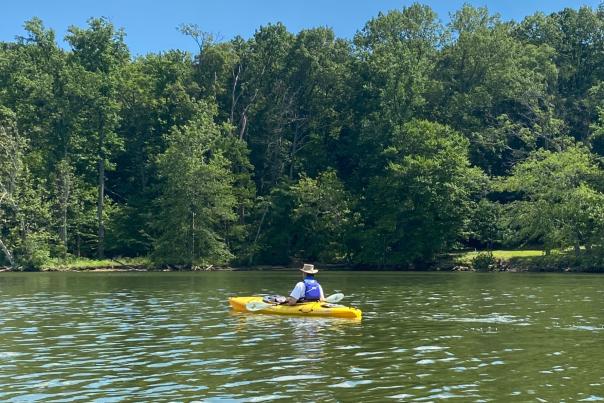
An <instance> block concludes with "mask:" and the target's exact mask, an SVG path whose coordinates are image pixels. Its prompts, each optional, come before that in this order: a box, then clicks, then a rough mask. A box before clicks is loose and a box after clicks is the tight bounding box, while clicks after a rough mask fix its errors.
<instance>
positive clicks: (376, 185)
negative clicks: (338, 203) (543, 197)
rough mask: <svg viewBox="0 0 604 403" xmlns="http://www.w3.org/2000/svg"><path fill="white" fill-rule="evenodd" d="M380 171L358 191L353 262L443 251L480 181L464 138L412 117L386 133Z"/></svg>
mask: <svg viewBox="0 0 604 403" xmlns="http://www.w3.org/2000/svg"><path fill="white" fill-rule="evenodd" d="M392 139H393V140H392V145H391V146H390V147H388V148H387V149H385V150H384V152H383V153H384V156H385V158H386V159H387V161H388V162H387V164H386V165H385V167H384V169H383V172H382V173H381V174H380V175H378V176H375V177H373V178H372V179H371V182H370V185H369V187H368V188H367V191H366V192H365V195H364V200H363V209H362V211H363V213H362V216H363V218H364V227H363V228H361V229H360V230H359V233H358V236H359V237H360V238H361V242H360V245H361V246H360V250H359V251H358V256H357V260H358V261H360V262H363V263H373V264H411V263H417V262H421V261H422V260H426V259H428V260H429V259H431V258H433V257H434V255H435V254H436V253H439V252H443V251H445V250H447V248H448V247H450V246H451V245H452V244H453V243H454V242H455V241H456V240H457V239H458V238H459V237H460V236H461V234H462V232H463V230H464V229H465V223H466V221H467V219H468V217H469V215H470V211H469V210H470V207H471V203H470V202H471V200H472V198H473V197H474V195H475V194H477V192H478V190H480V184H481V182H482V181H483V176H482V172H481V171H480V170H479V169H476V168H471V167H470V164H469V161H468V141H467V140H466V139H464V137H463V136H462V135H461V134H460V133H458V132H456V131H454V130H453V129H451V128H449V127H447V126H443V125H441V124H438V123H433V122H428V121H422V120H413V121H410V122H409V123H406V124H403V125H399V126H398V127H397V128H396V129H395V131H394V132H393V133H392Z"/></svg>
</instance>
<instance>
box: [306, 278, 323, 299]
mask: <svg viewBox="0 0 604 403" xmlns="http://www.w3.org/2000/svg"><path fill="white" fill-rule="evenodd" d="M304 288H305V290H304V301H319V300H320V299H321V286H320V285H319V282H318V281H317V280H315V279H314V277H312V276H306V278H305V279H304Z"/></svg>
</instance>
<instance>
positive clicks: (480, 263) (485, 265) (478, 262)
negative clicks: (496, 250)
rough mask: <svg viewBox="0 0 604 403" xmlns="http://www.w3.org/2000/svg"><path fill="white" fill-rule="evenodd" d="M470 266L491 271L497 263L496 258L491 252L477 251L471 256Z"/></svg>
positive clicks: (477, 269) (478, 269)
mask: <svg viewBox="0 0 604 403" xmlns="http://www.w3.org/2000/svg"><path fill="white" fill-rule="evenodd" d="M471 263H472V267H473V268H474V270H476V271H491V270H493V268H494V267H495V265H496V264H497V259H496V258H495V257H494V256H493V253H492V252H487V253H479V254H478V255H476V256H474V258H472V262H471Z"/></svg>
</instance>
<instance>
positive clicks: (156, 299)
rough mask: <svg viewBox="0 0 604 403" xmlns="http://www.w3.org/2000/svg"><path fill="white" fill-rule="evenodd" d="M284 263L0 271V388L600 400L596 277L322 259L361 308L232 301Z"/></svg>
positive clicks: (77, 394) (602, 322) (267, 286)
mask: <svg viewBox="0 0 604 403" xmlns="http://www.w3.org/2000/svg"><path fill="white" fill-rule="evenodd" d="M297 277H298V276H297V273H292V274H286V273H135V274H134V273H133V274H129V273H102V274H101V273H98V274H95V273H72V274H65V273H48V274H15V273H6V274H3V275H2V276H0V340H1V341H2V342H1V343H0V400H1V401H9V402H10V401H14V402H22V401H50V402H71V401H93V400H97V399H98V400H103V401H121V400H126V401H132V400H136V401H152V400H168V401H174V400H176V401H182V400H184V401H194V400H198V401H210V402H212V401H224V400H229V401H246V402H247V401H265V400H277V399H286V398H287V399H294V400H328V401H329V400H331V401H334V400H338V401H339V400H341V401H383V400H385V399H390V400H393V401H397V400H398V401H434V400H440V399H448V398H459V399H460V400H462V401H489V400H498V401H568V400H579V401H597V400H603V399H604V375H601V370H600V368H599V365H598V364H599V363H600V362H601V361H602V360H603V359H604V351H603V350H602V349H601V348H600V343H599V340H600V337H601V335H602V333H603V332H604V309H603V308H604V298H603V297H604V287H603V285H604V277H602V276H575V275H513V274H510V273H497V274H478V273H375V274H371V273H326V274H323V275H322V276H321V280H322V284H323V286H324V288H325V289H326V291H327V292H328V293H332V292H338V291H341V292H344V293H345V294H347V298H346V300H344V302H346V303H347V304H350V305H355V306H358V307H359V308H361V309H362V310H363V315H364V318H363V320H362V321H349V320H342V319H329V318H304V317H287V316H269V315H258V314H255V315H254V314H246V313H235V312H232V311H230V310H229V309H228V304H227V297H228V296H232V295H250V294H253V293H255V292H263V293H283V290H284V289H288V287H290V286H291V284H293V283H294V282H295V281H297Z"/></svg>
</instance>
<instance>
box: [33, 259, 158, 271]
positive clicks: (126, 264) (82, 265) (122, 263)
mask: <svg viewBox="0 0 604 403" xmlns="http://www.w3.org/2000/svg"><path fill="white" fill-rule="evenodd" d="M149 265H150V262H149V259H147V258H144V257H136V258H119V259H87V258H75V259H67V260H64V259H52V260H50V261H49V262H48V263H45V264H44V265H43V266H42V267H41V270H42V271H87V270H115V271H118V270H146V269H147V268H148V267H149Z"/></svg>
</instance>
